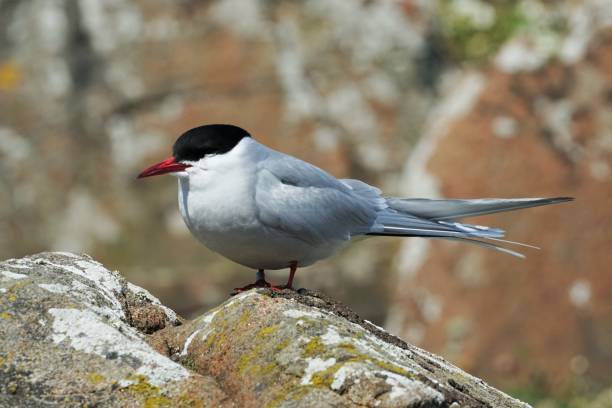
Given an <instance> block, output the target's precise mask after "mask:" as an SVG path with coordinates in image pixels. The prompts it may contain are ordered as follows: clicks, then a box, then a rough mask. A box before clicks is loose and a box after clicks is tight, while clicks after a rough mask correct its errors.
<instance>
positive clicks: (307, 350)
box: [302, 336, 325, 357]
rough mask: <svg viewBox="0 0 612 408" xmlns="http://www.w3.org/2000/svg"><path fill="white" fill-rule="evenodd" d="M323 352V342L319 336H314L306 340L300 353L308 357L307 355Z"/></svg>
mask: <svg viewBox="0 0 612 408" xmlns="http://www.w3.org/2000/svg"><path fill="white" fill-rule="evenodd" d="M324 352H325V345H324V344H323V342H322V341H321V338H320V337H319V336H315V337H313V338H311V339H310V341H308V343H306V344H305V345H304V352H303V353H302V355H303V356H305V357H308V356H314V355H320V354H322V353H324Z"/></svg>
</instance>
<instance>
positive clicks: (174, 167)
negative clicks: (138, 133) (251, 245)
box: [138, 124, 250, 178]
mask: <svg viewBox="0 0 612 408" xmlns="http://www.w3.org/2000/svg"><path fill="white" fill-rule="evenodd" d="M245 137H250V135H249V133H248V132H247V131H246V130H244V129H242V128H239V127H238V126H233V125H219V124H217V125H204V126H198V127H196V128H193V129H190V130H188V131H187V132H185V133H183V134H182V135H181V136H180V137H179V138H178V139H177V140H176V142H175V143H174V146H173V147H172V156H170V157H168V158H167V159H165V160H163V161H161V162H159V163H156V164H154V165H152V166H150V167H148V168H146V169H145V170H143V171H142V172H141V173H140V174H139V175H138V178H143V177H151V176H159V175H161V174H172V175H175V176H179V177H181V176H186V175H187V169H188V168H190V167H198V164H199V163H201V162H202V161H203V160H205V159H206V158H208V157H211V156H215V155H221V154H224V153H227V152H229V151H230V150H232V149H233V148H234V146H236V145H237V144H238V143H239V142H240V141H241V140H242V139H243V138H245Z"/></svg>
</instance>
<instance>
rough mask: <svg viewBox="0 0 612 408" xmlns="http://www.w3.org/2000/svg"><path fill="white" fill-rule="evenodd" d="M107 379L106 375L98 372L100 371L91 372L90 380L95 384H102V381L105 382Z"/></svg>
mask: <svg viewBox="0 0 612 408" xmlns="http://www.w3.org/2000/svg"><path fill="white" fill-rule="evenodd" d="M105 380H106V377H104V376H103V375H102V374H98V373H90V374H89V381H90V382H92V383H93V384H100V383H101V382H104V381H105Z"/></svg>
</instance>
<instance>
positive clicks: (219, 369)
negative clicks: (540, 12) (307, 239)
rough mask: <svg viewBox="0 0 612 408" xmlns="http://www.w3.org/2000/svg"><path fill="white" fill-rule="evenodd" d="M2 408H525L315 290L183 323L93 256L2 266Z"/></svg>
mask: <svg viewBox="0 0 612 408" xmlns="http://www.w3.org/2000/svg"><path fill="white" fill-rule="evenodd" d="M0 295H1V297H0V406H28V407H30V406H31V407H36V406H47V405H61V406H84V405H88V406H91V405H95V406H145V407H159V406H189V407H200V406H215V407H217V406H240V407H261V406H268V407H281V406H282V407H298V406H299V407H323V406H343V407H344V406H346V407H350V406H379V407H459V406H461V407H526V406H527V405H526V404H523V403H521V402H519V401H517V400H514V399H512V398H510V397H508V396H507V395H505V394H503V393H501V392H500V391H497V390H495V389H494V388H492V387H489V386H488V385H486V384H485V383H484V382H482V381H481V380H479V379H477V378H474V377H472V376H470V375H469V374H466V373H465V372H463V371H461V370H460V369H458V368H457V367H454V366H452V365H451V364H449V363H447V362H446V361H444V360H443V359H441V358H439V357H437V356H435V355H432V354H430V353H428V352H426V351H423V350H421V349H418V348H416V347H414V346H411V345H408V344H406V343H404V342H403V341H401V340H399V339H397V338H395V337H392V336H390V335H389V334H387V333H386V332H384V331H383V330H382V329H380V328H378V327H376V326H374V325H373V324H371V323H369V322H367V321H364V320H362V319H361V318H359V317H358V316H357V315H356V314H355V313H354V312H352V311H350V310H348V309H347V308H346V307H345V306H343V305H341V304H339V303H337V302H335V301H333V300H332V299H329V298H326V297H325V296H323V295H321V294H318V293H311V292H307V291H304V293H296V292H293V291H282V292H271V291H269V290H267V289H266V290H259V291H250V292H246V293H244V294H241V295H239V296H236V297H234V298H232V299H230V300H228V301H226V302H225V303H223V304H222V305H221V306H219V307H217V308H216V309H214V310H212V311H210V312H208V313H206V314H205V315H203V316H201V317H199V318H197V319H195V320H193V321H188V322H185V321H182V320H181V319H180V318H178V317H177V316H176V315H175V313H174V312H172V311H171V310H170V309H168V308H166V307H164V306H163V305H161V304H160V303H159V301H158V300H157V299H155V298H154V297H153V296H151V294H149V293H148V292H147V291H146V290H144V289H141V288H139V287H137V286H134V285H132V284H130V283H127V282H126V281H125V279H123V278H122V277H121V276H120V275H119V274H118V273H117V272H111V271H109V270H107V269H106V268H104V267H103V266H102V265H101V264H99V263H98V262H96V261H94V260H92V259H91V258H89V257H88V256H77V255H73V254H69V253H43V254H38V255H34V256H30V257H26V258H22V259H11V260H8V261H5V262H2V263H0Z"/></svg>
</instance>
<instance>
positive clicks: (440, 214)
mask: <svg viewBox="0 0 612 408" xmlns="http://www.w3.org/2000/svg"><path fill="white" fill-rule="evenodd" d="M571 200H573V198H570V197H555V198H510V199H505V198H480V199H474V200H429V199H426V198H394V197H391V198H388V199H387V203H388V204H389V207H391V208H393V209H395V210H397V211H400V212H402V213H409V214H412V215H416V216H419V217H423V218H427V219H429V220H438V221H439V220H453V219H457V218H462V217H470V216H473V215H483V214H492V213H496V212H502V211H512V210H520V209H523V208H529V207H537V206H540V205H548V204H556V203H562V202H565V201H571Z"/></svg>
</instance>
